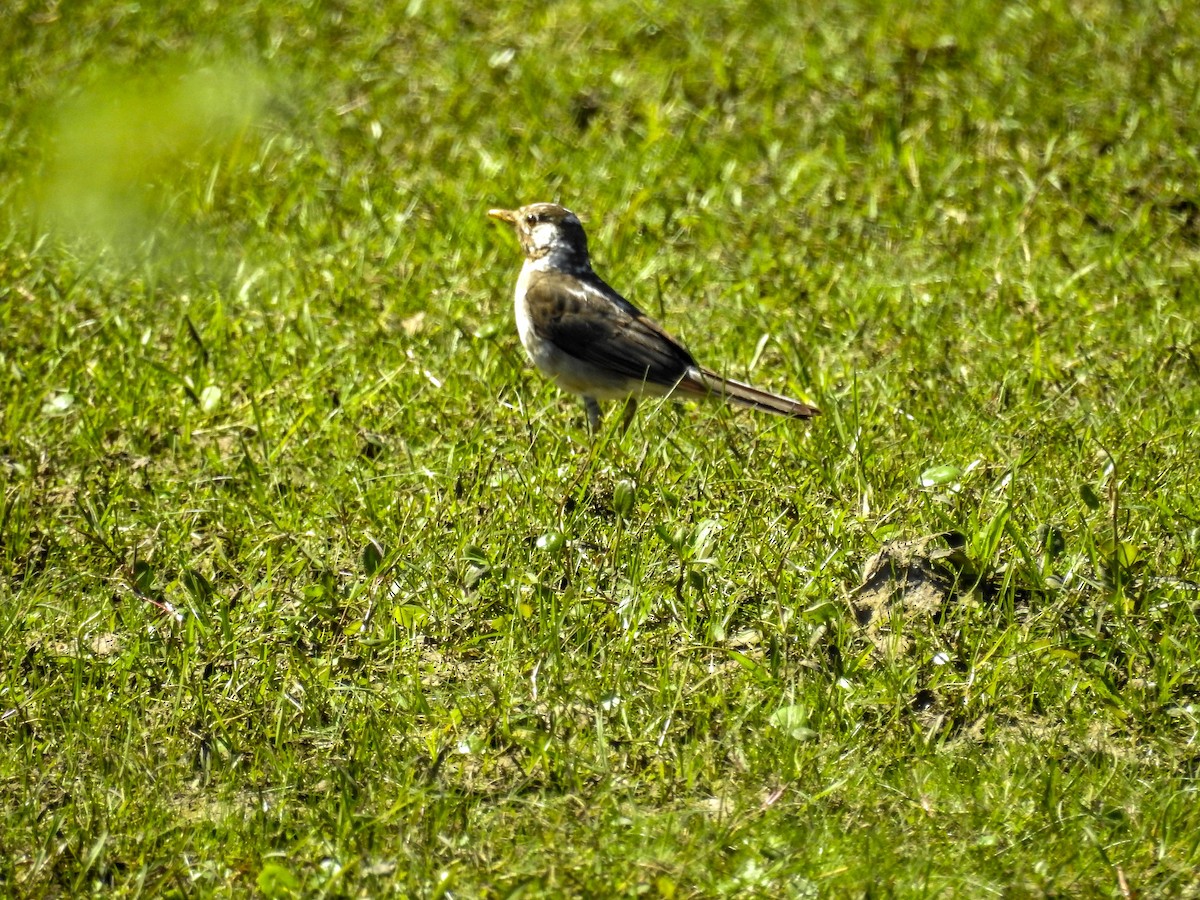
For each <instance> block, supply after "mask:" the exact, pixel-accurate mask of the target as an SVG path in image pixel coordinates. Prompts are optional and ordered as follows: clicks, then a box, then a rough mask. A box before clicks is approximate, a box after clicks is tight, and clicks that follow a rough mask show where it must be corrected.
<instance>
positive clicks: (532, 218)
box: [525, 213, 538, 226]
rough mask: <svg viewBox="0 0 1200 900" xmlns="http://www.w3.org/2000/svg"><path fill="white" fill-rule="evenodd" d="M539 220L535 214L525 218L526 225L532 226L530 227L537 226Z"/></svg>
mask: <svg viewBox="0 0 1200 900" xmlns="http://www.w3.org/2000/svg"><path fill="white" fill-rule="evenodd" d="M537 220H538V217H537V216H536V215H534V214H533V213H528V214H526V216H525V224H526V225H530V226H532V225H536V224H537Z"/></svg>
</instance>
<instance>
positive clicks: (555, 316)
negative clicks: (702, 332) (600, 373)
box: [525, 272, 696, 386]
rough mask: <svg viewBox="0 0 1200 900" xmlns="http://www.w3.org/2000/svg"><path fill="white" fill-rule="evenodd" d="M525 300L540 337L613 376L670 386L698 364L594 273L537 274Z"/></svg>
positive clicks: (673, 340)
mask: <svg viewBox="0 0 1200 900" xmlns="http://www.w3.org/2000/svg"><path fill="white" fill-rule="evenodd" d="M525 303H526V306H527V308H528V310H529V318H530V321H531V324H532V325H533V330H534V331H535V332H536V333H537V335H538V336H539V337H540V338H542V339H543V340H547V341H549V342H550V343H552V344H553V345H554V346H555V347H557V348H558V349H559V350H560V351H562V352H563V353H566V354H568V355H570V356H573V357H575V358H577V359H580V360H583V361H584V362H587V363H589V364H591V365H593V366H596V367H597V368H598V369H602V370H605V371H608V372H611V373H613V374H614V375H619V376H623V377H626V378H633V379H637V380H640V381H646V382H649V383H651V384H660V385H664V386H670V385H673V384H675V382H677V381H679V379H680V378H682V377H683V376H684V375H685V374H686V373H687V372H688V370H689V369H691V368H693V367H695V366H696V361H695V360H694V359H693V358H692V355H691V354H690V353H688V352H687V350H685V349H684V348H683V346H682V345H681V344H680V343H679V342H678V341H676V340H675V339H674V338H673V337H671V336H670V335H669V334H667V333H666V332H665V331H663V329H662V328H661V327H659V325H658V324H657V323H656V322H654V321H653V320H652V319H649V318H647V317H646V316H645V315H644V314H643V313H642V312H641V310H639V309H638V308H637V307H636V306H634V305H633V304H632V303H630V302H629V301H628V300H626V299H625V298H624V297H622V296H621V295H620V294H618V293H617V292H616V291H614V290H613V289H612V288H610V287H609V286H608V285H607V284H605V283H604V282H603V281H601V280H600V279H599V278H596V277H595V276H592V277H591V278H578V277H575V276H571V275H564V274H561V273H558V272H541V273H538V275H537V277H535V278H533V279H532V280H531V282H530V283H529V285H528V289H527V292H526V294H525Z"/></svg>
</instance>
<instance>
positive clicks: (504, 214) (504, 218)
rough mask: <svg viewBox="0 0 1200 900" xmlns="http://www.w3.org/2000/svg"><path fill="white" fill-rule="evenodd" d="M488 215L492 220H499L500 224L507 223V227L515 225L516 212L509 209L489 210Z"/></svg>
mask: <svg viewBox="0 0 1200 900" xmlns="http://www.w3.org/2000/svg"><path fill="white" fill-rule="evenodd" d="M488 215H489V216H491V217H492V218H493V219H499V220H500V221H501V222H507V223H508V224H509V225H515V224H516V223H517V214H516V211H514V210H511V209H489V210H488Z"/></svg>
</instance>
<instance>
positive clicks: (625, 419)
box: [621, 394, 637, 434]
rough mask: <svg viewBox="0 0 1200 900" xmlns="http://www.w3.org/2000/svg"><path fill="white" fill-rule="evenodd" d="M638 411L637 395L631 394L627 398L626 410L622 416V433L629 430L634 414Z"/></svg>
mask: <svg viewBox="0 0 1200 900" xmlns="http://www.w3.org/2000/svg"><path fill="white" fill-rule="evenodd" d="M636 412H637V397H635V396H633V394H630V395H629V396H628V397H627V398H626V399H625V412H624V414H623V415H622V416H621V434H624V433H625V432H627V431H628V430H629V426H630V424H632V422H633V416H634V414H635V413H636Z"/></svg>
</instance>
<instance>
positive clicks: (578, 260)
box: [488, 203, 820, 432]
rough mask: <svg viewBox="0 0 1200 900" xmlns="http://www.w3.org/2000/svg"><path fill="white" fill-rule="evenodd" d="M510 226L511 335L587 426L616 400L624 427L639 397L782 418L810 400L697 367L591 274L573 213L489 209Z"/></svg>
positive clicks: (800, 414) (798, 412) (797, 415)
mask: <svg viewBox="0 0 1200 900" xmlns="http://www.w3.org/2000/svg"><path fill="white" fill-rule="evenodd" d="M488 215H489V216H491V217H493V218H495V219H500V220H501V221H503V222H508V223H510V224H511V225H512V226H513V227H514V228H515V229H516V232H517V239H518V240H519V241H520V242H521V249H522V250H523V251H524V252H525V264H524V265H523V266H522V267H521V274H520V276H519V277H518V278H517V290H516V298H515V299H516V314H517V331H518V333H519V334H520V336H521V343H522V344H523V345H524V347H525V351H526V352H527V353H528V354H529V358H530V359H531V360H532V361H533V363H534V365H536V366H537V367H538V369H540V370H541V371H542V373H543V374H544V375H546V377H548V378H549V379H550V380H551V381H553V382H554V383H555V384H556V385H558V386H559V387H560V388H562V389H563V390H565V391H569V392H571V393H573V394H579V395H581V396H582V397H583V402H584V406H585V408H586V410H587V417H588V425H589V427H590V428H591V430H592V431H593V432H595V431H596V430H597V429H598V428H599V427H600V401H601V400H615V399H622V398H624V399H625V401H626V405H625V420H624V426H625V427H626V428H627V427H628V426H629V423H630V421H631V420H632V418H633V414H634V412H635V411H636V409H637V401H638V398H639V397H644V396H651V397H663V396H667V395H670V394H675V395H682V396H689V397H716V398H720V399H723V400H725V401H727V402H729V403H732V404H735V405H737V406H747V407H751V408H753V409H758V410H762V411H763V412H768V413H774V414H775V415H777V416H786V417H788V418H791V419H810V418H812V417H813V416H815V415H819V414H820V410H819V409H817V408H816V407H815V406H809V405H808V404H807V403H802V402H800V401H799V400H793V399H791V398H790V397H784V396H782V395H780V394H772V393H771V392H770V391H764V390H761V389H759V388H756V387H752V386H751V385H748V384H743V383H742V382H740V381H734V380H733V379H732V378H726V377H724V376H722V375H719V374H718V373H716V372H714V371H713V370H712V369H709V368H706V367H704V366H702V365H700V364H699V363H697V362H696V360H695V359H694V358H693V357H692V354H691V353H689V352H688V351H687V350H686V349H685V348H684V346H683V345H682V344H681V343H679V341H677V340H676V339H675V338H673V337H671V335H669V334H668V333H667V332H666V331H664V330H663V329H662V327H661V326H659V325H658V323H657V322H655V321H654V320H653V319H651V318H650V317H649V316H647V315H646V314H645V313H643V312H642V311H641V310H640V309H638V308H637V307H636V306H634V305H633V304H632V303H630V302H629V301H628V300H626V299H625V298H624V297H622V296H621V295H620V294H618V293H617V292H616V291H615V290H613V289H612V288H611V287H609V286H608V285H607V284H606V283H605V282H604V281H603V280H602V279H601V278H600V276H599V275H597V274H596V273H595V272H594V271H592V263H591V259H590V258H589V256H588V243H587V235H586V234H585V233H584V231H583V225H581V224H580V222H579V218H578V217H577V216H576V215H575V214H574V213H573V212H571V211H570V210H569V209H566V208H565V207H562V206H559V205H558V204H557V203H533V204H531V205H529V206H522V207H521V208H520V209H491V210H488Z"/></svg>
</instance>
